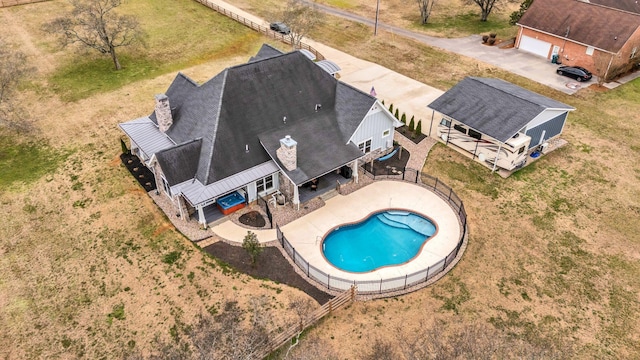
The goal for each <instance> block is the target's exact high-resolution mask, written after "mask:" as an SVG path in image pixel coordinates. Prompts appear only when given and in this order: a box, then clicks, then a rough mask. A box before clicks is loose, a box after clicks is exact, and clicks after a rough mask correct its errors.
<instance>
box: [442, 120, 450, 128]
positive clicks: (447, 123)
mask: <svg viewBox="0 0 640 360" xmlns="http://www.w3.org/2000/svg"><path fill="white" fill-rule="evenodd" d="M440 125H444V126H446V127H451V121H449V120H447V119H442V120H440Z"/></svg>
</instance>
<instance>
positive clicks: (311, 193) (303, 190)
mask: <svg viewBox="0 0 640 360" xmlns="http://www.w3.org/2000/svg"><path fill="white" fill-rule="evenodd" d="M316 180H317V181H316V182H315V187H313V186H312V183H311V182H307V183H305V184H303V185H301V186H299V187H298V196H299V199H300V203H301V204H304V203H306V202H307V201H309V200H311V199H314V198H316V197H319V196H322V195H324V194H326V193H328V192H330V191H331V190H334V189H336V188H337V186H338V185H339V184H340V185H342V184H346V183H348V182H349V181H351V178H346V177H345V176H344V175H343V174H340V173H338V172H336V171H332V172H330V173H328V174H325V175H323V176H321V177H319V178H317V179H316Z"/></svg>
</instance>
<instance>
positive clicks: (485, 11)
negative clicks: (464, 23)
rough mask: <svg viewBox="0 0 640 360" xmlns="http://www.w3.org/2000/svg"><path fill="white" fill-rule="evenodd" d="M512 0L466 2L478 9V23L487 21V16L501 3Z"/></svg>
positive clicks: (474, 0)
mask: <svg viewBox="0 0 640 360" xmlns="http://www.w3.org/2000/svg"><path fill="white" fill-rule="evenodd" d="M505 1H513V0H466V2H467V3H469V4H476V5H478V6H479V7H480V10H481V15H480V21H487V18H488V17H489V14H491V11H492V10H493V9H494V8H495V9H497V8H498V7H499V6H500V4H501V3H502V2H505Z"/></svg>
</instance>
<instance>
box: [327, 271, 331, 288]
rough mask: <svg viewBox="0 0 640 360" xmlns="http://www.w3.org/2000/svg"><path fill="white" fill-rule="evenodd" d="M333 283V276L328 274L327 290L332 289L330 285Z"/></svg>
mask: <svg viewBox="0 0 640 360" xmlns="http://www.w3.org/2000/svg"><path fill="white" fill-rule="evenodd" d="M330 282H331V275H329V274H327V289H330V287H329V283H330Z"/></svg>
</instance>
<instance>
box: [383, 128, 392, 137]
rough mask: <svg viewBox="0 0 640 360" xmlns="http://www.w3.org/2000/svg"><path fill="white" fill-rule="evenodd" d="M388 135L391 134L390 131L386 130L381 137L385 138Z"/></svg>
mask: <svg viewBox="0 0 640 360" xmlns="http://www.w3.org/2000/svg"><path fill="white" fill-rule="evenodd" d="M389 134H391V131H389V129H387V130H385V131H384V132H383V133H382V137H387V136H389Z"/></svg>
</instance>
